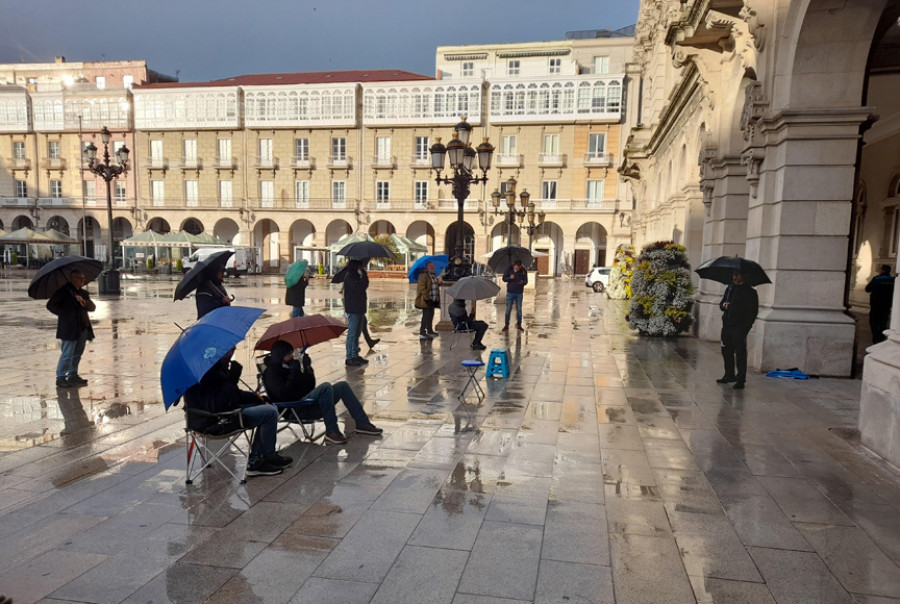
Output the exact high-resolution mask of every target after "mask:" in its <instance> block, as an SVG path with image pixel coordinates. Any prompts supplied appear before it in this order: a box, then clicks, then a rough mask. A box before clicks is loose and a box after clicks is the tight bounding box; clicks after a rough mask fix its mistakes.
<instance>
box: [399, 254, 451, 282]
mask: <svg viewBox="0 0 900 604" xmlns="http://www.w3.org/2000/svg"><path fill="white" fill-rule="evenodd" d="M429 262H434V274H436V275H440V274H441V273H442V272H443V270H444V269H445V268H447V265H448V264H449V263H450V257H449V256H448V255H447V254H437V255H436V256H422V257H421V258H419V259H418V260H416V261H415V262H413V263H412V266H410V267H409V282H410V283H415V282H416V281H418V279H419V273H421V272H422V271H424V270H425V265H426V264H428V263H429Z"/></svg>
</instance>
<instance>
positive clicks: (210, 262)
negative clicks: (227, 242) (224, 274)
mask: <svg viewBox="0 0 900 604" xmlns="http://www.w3.org/2000/svg"><path fill="white" fill-rule="evenodd" d="M232 254H234V251H232V250H222V251H221V252H216V253H215V254H210V255H209V256H208V257H207V258H204V259H203V260H201V261H200V262H198V263H197V264H195V265H194V268H192V269H191V270H189V271H188V272H187V273H186V274H185V275H184V277H182V278H181V283H179V284H178V287H176V288H175V299H176V300H184V297H185V296H187V295H188V294H189V293H191V292H192V291H194V290H195V289H197V288H198V287H200V284H202V283H203V280H204V279H206V275H205V273H206V269H208V268H209V267H211V266H215V267H217V268H219V267H221V268H222V269H223V270H224V268H225V264H227V263H228V259H229V258H231V255H232Z"/></svg>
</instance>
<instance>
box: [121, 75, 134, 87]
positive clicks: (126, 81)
mask: <svg viewBox="0 0 900 604" xmlns="http://www.w3.org/2000/svg"><path fill="white" fill-rule="evenodd" d="M122 86H124V87H125V90H131V88H132V86H134V76H133V75H126V76H122Z"/></svg>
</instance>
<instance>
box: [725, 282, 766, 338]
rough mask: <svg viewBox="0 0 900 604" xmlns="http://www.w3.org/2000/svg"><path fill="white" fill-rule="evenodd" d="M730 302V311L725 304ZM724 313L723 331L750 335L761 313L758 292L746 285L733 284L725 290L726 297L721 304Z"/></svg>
mask: <svg viewBox="0 0 900 604" xmlns="http://www.w3.org/2000/svg"><path fill="white" fill-rule="evenodd" d="M726 302H730V303H731V304H730V305H729V307H728V309H727V310H726V309H725V303H726ZM719 310H721V311H722V329H728V330H735V331H741V332H744V333H748V332H749V331H750V328H751V327H753V322H754V321H755V320H756V313H757V312H759V297H758V296H757V295H756V290H755V289H753V288H752V287H750V286H749V285H746V284H741V285H735V284H731V285H729V286H728V287H727V288H726V289H725V295H724V296H722V301H721V302H719Z"/></svg>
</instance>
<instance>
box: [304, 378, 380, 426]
mask: <svg viewBox="0 0 900 604" xmlns="http://www.w3.org/2000/svg"><path fill="white" fill-rule="evenodd" d="M303 398H312V399H315V400H316V401H317V402H318V403H319V409H320V410H321V411H322V419H323V420H324V421H325V431H326V432H340V431H341V430H340V428H338V423H337V412H336V411H335V409H334V406H335V405H336V404H337V403H336V401H339V400H340V401H344V407H346V408H347V411H348V412H349V413H350V417H352V418H353V421H354V422H356V425H357V426H365V425H368V424H370V423H372V422H370V421H369V416H368V415H366V412H365V411H363V406H362V403H360V402H359V399H358V398H356V394H354V392H353V389H352V388H350V384H348V383H347V382H337V383H336V384H329V383H328V382H323V383H321V384H319V385H318V386H316V388H315V389H313V391H312V392H310V393H309V394H307V395H306V396H305V397H303Z"/></svg>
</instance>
